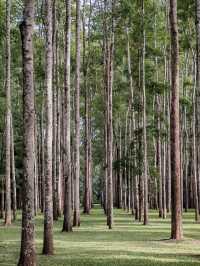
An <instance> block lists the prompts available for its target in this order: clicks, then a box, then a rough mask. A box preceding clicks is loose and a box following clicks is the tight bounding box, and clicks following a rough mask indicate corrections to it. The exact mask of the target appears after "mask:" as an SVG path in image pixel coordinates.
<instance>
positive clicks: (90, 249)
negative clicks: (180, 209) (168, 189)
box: [0, 208, 200, 266]
mask: <svg viewBox="0 0 200 266" xmlns="http://www.w3.org/2000/svg"><path fill="white" fill-rule="evenodd" d="M157 216H158V215H157V213H156V212H151V213H150V224H149V225H148V226H143V225H141V224H139V223H136V222H134V221H133V219H132V216H131V215H130V214H127V213H124V212H123V211H120V210H115V225H114V229H113V230H110V231H109V230H108V229H107V227H106V226H105V217H104V215H103V212H102V210H101V209H99V208H95V209H94V210H93V211H92V214H91V216H85V215H82V216H81V221H82V223H81V227H80V228H78V229H74V232H73V233H70V234H68V233H62V232H61V228H62V220H60V221H58V222H56V223H55V226H54V243H55V255H54V256H52V257H46V256H42V255H41V250H42V231H43V221H42V216H38V217H37V219H36V224H37V226H36V246H37V254H38V265H41V266H128V265H129V266H131V265H135V266H150V265H152V266H153V265H159V266H163V265H173V266H176V265H177V266H183V265H185V266H192V265H200V225H199V224H195V223H194V214H193V212H189V213H187V214H184V237H185V239H184V241H181V242H178V243H176V242H174V241H170V240H167V239H168V238H169V234H170V221H169V219H167V220H161V219H158V217H157ZM2 223H3V221H2ZM2 223H1V226H0V265H3V266H8V265H16V263H17V260H18V255H19V247H20V225H21V223H20V220H18V221H17V222H16V223H15V224H14V225H12V226H11V227H9V228H5V227H4V226H3V225H2Z"/></svg>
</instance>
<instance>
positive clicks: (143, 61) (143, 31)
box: [142, 0, 148, 225]
mask: <svg viewBox="0 0 200 266" xmlns="http://www.w3.org/2000/svg"><path fill="white" fill-rule="evenodd" d="M144 15H145V10H144V0H143V1H142V20H143V21H142V22H143V25H142V36H143V46H142V89H143V141H144V225H147V224H148V168H147V167H148V166H147V132H146V127H147V122H146V87H145V82H146V81H145V53H146V52H145V46H146V33H145V28H144V27H145V25H144Z"/></svg>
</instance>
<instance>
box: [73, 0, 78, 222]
mask: <svg viewBox="0 0 200 266" xmlns="http://www.w3.org/2000/svg"><path fill="white" fill-rule="evenodd" d="M75 79H76V84H75V191H74V192H75V195H74V199H75V204H74V221H73V225H74V226H80V195H79V182H80V0H76V78H75Z"/></svg>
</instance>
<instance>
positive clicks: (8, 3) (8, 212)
mask: <svg viewBox="0 0 200 266" xmlns="http://www.w3.org/2000/svg"><path fill="white" fill-rule="evenodd" d="M10 9H11V1H10V0H7V1H6V177H5V181H6V182H5V184H6V186H5V195H6V200H5V225H11V220H12V213H11V89H10V79H11V77H10V60H11V51H10Z"/></svg>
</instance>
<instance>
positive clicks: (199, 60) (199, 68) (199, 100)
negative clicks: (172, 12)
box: [196, 0, 200, 208]
mask: <svg viewBox="0 0 200 266" xmlns="http://www.w3.org/2000/svg"><path fill="white" fill-rule="evenodd" d="M196 121H197V127H196V142H197V146H199V143H200V0H196ZM197 180H198V193H199V192H200V148H197ZM199 208H200V197H199Z"/></svg>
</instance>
